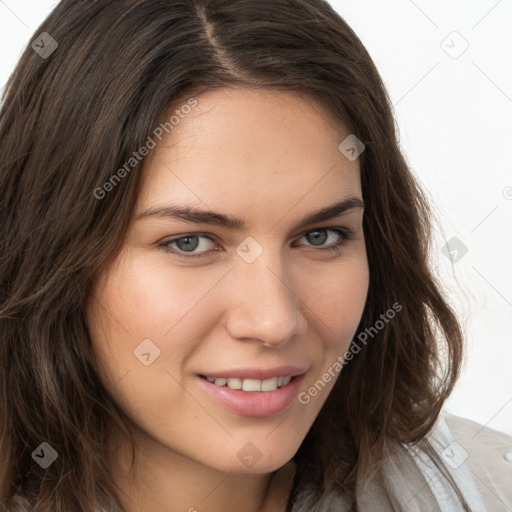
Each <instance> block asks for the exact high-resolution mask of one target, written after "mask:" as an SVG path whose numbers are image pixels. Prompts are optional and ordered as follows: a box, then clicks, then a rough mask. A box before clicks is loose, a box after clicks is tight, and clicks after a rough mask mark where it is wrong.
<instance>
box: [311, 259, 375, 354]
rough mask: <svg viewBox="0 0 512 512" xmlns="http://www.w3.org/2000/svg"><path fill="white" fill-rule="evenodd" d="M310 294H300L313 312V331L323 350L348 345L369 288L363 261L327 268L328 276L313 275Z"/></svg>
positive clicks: (366, 268) (366, 270)
mask: <svg viewBox="0 0 512 512" xmlns="http://www.w3.org/2000/svg"><path fill="white" fill-rule="evenodd" d="M308 282H309V284H310V288H309V289H310V292H309V293H306V292H304V297H305V302H306V304H307V305H308V306H309V308H311V310H312V311H313V312H314V313H315V314H314V315H312V317H311V318H312V319H316V320H313V321H316V323H317V326H318V327H317V330H319V331H321V332H322V333H323V339H324V344H325V345H326V346H327V347H333V348H338V349H339V348H340V347H344V346H345V345H348V343H349V342H350V340H351V339H352V337H353V335H354V334H355V330H356V329H357V326H358V325H359V322H360V319H361V315H362V313H363V309H364V306H365V302H366V297H367V293H368V286H369V271H368V266H367V263H366V260H365V259H362V258H361V259H359V260H353V261H346V262H344V265H343V266H342V265H340V266H339V267H337V266H336V267H331V268H330V269H329V270H328V274H326V273H324V274H322V275H318V276H316V279H315V282H316V284H313V283H312V282H311V281H308Z"/></svg>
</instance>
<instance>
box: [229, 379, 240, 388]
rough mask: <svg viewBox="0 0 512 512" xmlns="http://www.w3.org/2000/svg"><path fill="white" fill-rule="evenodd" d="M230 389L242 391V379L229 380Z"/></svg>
mask: <svg viewBox="0 0 512 512" xmlns="http://www.w3.org/2000/svg"><path fill="white" fill-rule="evenodd" d="M228 388H231V389H242V379H228Z"/></svg>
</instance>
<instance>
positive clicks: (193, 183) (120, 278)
mask: <svg viewBox="0 0 512 512" xmlns="http://www.w3.org/2000/svg"><path fill="white" fill-rule="evenodd" d="M197 100H198V105H197V106H196V107H194V108H193V109H192V111H191V112H190V113H189V114H187V115H186V116H185V117H184V119H182V120H181V121H180V123H179V124H178V125H176V126H175V127H174V129H173V130H172V131H171V132H170V133H169V134H168V135H166V137H165V138H164V139H163V141H162V142H161V143H159V144H158V145H157V147H156V148H155V149H153V150H152V153H151V154H150V156H149V157H147V158H148V160H147V161H146V164H147V169H146V175H145V181H144V185H143V187H142V190H141V191H140V196H139V201H138V204H137V207H136V209H135V212H134V219H133V221H132V223H131V227H130V229H129V233H128V236H127V238H126V241H125V244H124V246H123V248H122V250H121V252H120V253H119V255H118V257H117V258H116V259H115V261H113V262H112V264H111V265H110V266H109V267H108V268H107V269H106V270H105V271H104V272H103V273H102V274H101V275H100V276H98V279H97V282H96V283H95V286H94V290H93V294H92V297H91V300H90V303H89V307H88V311H87V318H88V324H89V328H90V333H91V338H92V340H93V346H94V350H95V353H96V355H97V358H98V367H99V373H100V376H101V378H102V380H103V382H104V384H105V386H106V387H107V389H108V390H109V391H110V393H111V394H112V396H113V398H114V400H115V401H116V402H117V403H118V404H119V406H120V407H121V408H122V410H123V411H124V412H125V413H126V415H127V416H128V418H129V420H130V425H131V428H132V430H133V432H134V435H135V438H136V441H137V448H136V450H137V459H136V465H135V470H134V471H133V472H132V473H128V461H129V458H128V450H127V449H126V446H125V444H124V441H122V440H121V439H122V438H121V437H120V436H112V439H113V440H112V447H114V446H115V448H112V449H111V451H110V452H109V458H110V467H111V468H112V474H113V475H114V477H115V478H116V479H117V481H118V484H119V486H120V487H121V488H122V489H123V490H124V491H126V494H122V495H121V496H120V501H121V503H122V504H123V506H124V507H125V508H126V510H127V511H128V512H135V511H140V510H152V511H155V512H174V511H176V512H178V511H182V512H184V511H190V512H192V511H193V510H197V511H198V512H214V511H218V510H223V511H225V512H231V511H238V512H240V511H242V512H249V511H250V512H255V511H270V510H272V511H279V510H283V511H284V510H285V502H286V498H287V496H288V493H289V490H290V487H289V484H290V482H291V480H290V479H291V477H292V476H293V462H289V461H290V460H291V459H292V457H293V455H294V454H295V453H296V451H297V449H298V448H299V446H300V444H301V442H302V440H303V439H304V437H305V436H306V434H307V432H308V430H309V429H310V427H311V425H312V423H313V421H314V420H315V418H316V417H317V415H318V413H319V411H320V409H321V407H322V405H323V403H324V402H325V400H326V399H327V396H328V394H329V392H330V390H331V389H332V386H333V385H334V379H332V380H331V381H330V382H329V383H327V384H326V386H325V388H324V389H323V390H322V391H321V392H319V393H318V394H317V395H316V396H315V397H313V398H311V401H310V403H309V404H307V405H303V404H301V403H299V402H298V401H297V400H295V401H294V402H293V404H292V405H291V406H290V407H289V408H288V409H287V410H286V411H283V412H281V413H278V414H276V415H273V416H270V417H263V418H255V417H248V416H242V415H240V414H236V413H234V412H231V411H230V410H228V409H226V408H225V407H224V406H223V405H221V404H219V403H218V402H217V401H216V400H214V399H213V398H212V397H211V396H210V395H209V394H208V393H206V392H205V391H204V390H203V389H202V387H201V386H200V385H199V383H198V377H197V374H198V373H201V372H202V371H203V372H207V371H211V370H220V369H232V368H237V367H241V368H247V367H261V368H273V367H276V366H280V365H284V364H295V365H299V366H303V367H304V368H306V369H307V372H306V375H305V377H304V380H303V381H302V383H301V386H300V391H301V392H302V391H307V389H308V388H310V387H311V386H312V385H313V384H314V383H315V381H317V379H318V378H320V377H321V376H322V375H323V374H324V373H326V372H327V371H328V369H329V368H330V367H332V365H333V363H334V362H335V361H336V360H337V358H338V356H339V355H341V354H343V353H344V352H345V351H346V350H347V348H348V346H349V344H350V341H351V339H352V338H353V336H354V335H355V331H356V329H357V326H358V323H359V320H360V318H361V315H362V312H363V308H364V304H365V300H366V295H367V291H368V280H369V272H368V263H367V256H366V249H365V240H364V233H363V229H362V217H363V209H362V208H353V209H351V210H348V211H346V212H345V213H344V214H342V215H339V216H338V217H336V218H333V219H330V220H327V221H322V222H319V223H316V224H313V225H307V226H299V221H300V220H301V219H302V217H303V216H305V215H307V214H309V213H312V212H314V211H317V210H319V209H321V208H323V207H325V206H328V205H331V204H333V203H336V202H338V201H341V200H344V199H346V198H347V197H349V196H352V197H359V198H362V192H361V182H360V171H359V163H358V160H355V161H349V160H348V159H347V158H345V157H344V155H343V154H342V153H341V152H340V151H339V149H338V145H339V144H340V142H341V141H342V140H343V139H344V138H345V137H346V136H347V135H349V133H350V132H348V131H347V130H345V129H343V127H341V131H340V127H336V126H335V125H334V123H333V122H332V121H328V119H329V115H328V113H327V112H326V111H324V110H323V109H322V107H321V106H319V105H317V104H316V103H315V102H313V101H312V100H311V99H310V98H308V97H306V96H303V95H301V94H299V93H296V92H276V91H268V90H267V91H256V90H250V89H242V88H234V89H223V90H217V91H210V92H208V93H205V94H202V95H200V96H197ZM105 200H108V198H106V199H105ZM168 204H173V205H176V204H180V205H184V204H186V205H188V206H192V207H197V208H201V209H204V210H213V211H214V212H220V213H223V214H229V215H233V216H236V217H238V218H241V219H244V220H245V221H246V224H247V226H246V228H245V229H244V230H242V231H239V232H238V231H234V230H229V229H226V228H224V227H219V226H211V225H205V224H193V223H190V222H185V221H183V220H172V219H169V218H163V217H147V218H144V219H139V220H135V218H136V216H137V215H138V214H139V213H141V212H143V211H145V210H147V209H149V208H155V207H159V206H164V205H168ZM326 227H342V228H345V229H348V230H350V231H351V232H352V237H351V239H350V240H348V241H346V242H345V243H344V245H342V247H341V250H340V252H339V253H335V252H327V251H325V250H323V248H325V247H328V246H330V245H334V244H335V243H336V242H337V241H339V240H340V237H339V235H337V234H336V233H334V232H330V231H328V230H327V231H321V232H320V233H319V234H317V236H319V241H316V239H315V238H314V237H312V236H311V233H312V232H315V231H316V230H318V229H320V228H326ZM194 233H195V234H200V233H207V234H208V235H209V236H211V238H212V239H211V240H205V239H198V240H197V239H193V240H191V241H190V240H189V243H191V246H190V247H191V248H190V249H188V250H189V251H190V250H191V251H192V253H193V254H200V253H202V254H203V256H202V257H198V258H192V259H190V260H185V259H180V258H179V257H177V256H175V255H173V254H172V253H171V252H168V251H167V252H166V250H165V249H166V248H165V247H162V246H160V245H159V244H161V243H162V242H163V241H169V240H170V239H171V238H176V237H178V236H179V235H181V236H184V235H191V234H194ZM305 235H308V236H305ZM248 236H251V237H252V238H254V239H255V240H256V241H257V243H258V244H259V245H260V246H261V247H262V249H263V252H262V254H261V255H260V256H259V257H257V258H256V259H255V261H253V262H252V263H247V262H246V261H245V260H244V259H243V258H241V257H240V256H239V255H238V254H237V252H236V248H237V247H238V246H239V245H240V244H241V243H242V241H244V240H245V239H246V237H248ZM198 241H199V244H198V245H197V247H195V248H194V244H197V242H198ZM315 244H319V245H315ZM167 249H168V250H169V249H170V250H172V249H174V250H175V251H177V252H181V253H183V254H187V252H186V250H187V246H186V245H185V246H184V245H183V244H181V245H177V244H174V245H172V246H170V247H168V248H167ZM180 249H181V251H180ZM147 338H149V339H151V340H152V342H153V343H154V344H155V345H156V346H157V347H158V348H159V350H160V356H159V357H158V358H156V359H155V360H154V362H152V363H151V364H150V365H149V366H145V365H144V364H142V363H141V362H140V361H139V359H137V357H135V356H134V350H135V349H136V348H137V346H138V345H139V344H140V343H141V341H142V340H144V339H147ZM331 371H332V370H331ZM248 442H250V443H252V444H253V445H254V446H255V447H256V448H257V450H258V451H259V453H260V454H261V458H260V459H259V460H258V461H257V463H256V464H254V465H253V466H252V467H250V468H249V467H247V466H246V465H245V464H244V463H242V461H241V460H240V459H239V458H238V457H237V453H238V452H239V450H240V449H241V448H242V447H243V446H244V445H246V443H248ZM115 443H117V444H115ZM280 468H281V469H280ZM278 470H279V471H278ZM276 471H277V473H273V472H276ZM272 475H275V479H272V478H271V476H272ZM276 479H278V480H277V481H278V484H277V485H276ZM279 479H280V480H279Z"/></svg>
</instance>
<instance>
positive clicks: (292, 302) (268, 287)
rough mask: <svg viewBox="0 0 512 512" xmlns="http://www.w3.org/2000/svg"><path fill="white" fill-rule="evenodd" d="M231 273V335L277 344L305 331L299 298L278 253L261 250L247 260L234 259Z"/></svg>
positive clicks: (271, 345) (305, 326)
mask: <svg viewBox="0 0 512 512" xmlns="http://www.w3.org/2000/svg"><path fill="white" fill-rule="evenodd" d="M230 274H231V276H230V280H229V283H227V286H228V287H230V297H231V301H229V306H228V316H227V323H226V329H227V331H228V333H229V334H230V335H231V337H232V338H234V339H239V340H256V341H258V342H260V343H262V344H263V345H265V346H268V347H277V346H281V345H283V344H285V343H287V342H288V341H289V340H291V339H293V337H294V336H298V335H300V334H303V333H304V332H305V331H306V328H307V321H306V319H305V317H304V315H303V314H302V311H301V307H300V306H301V304H302V301H301V299H300V297H298V296H297V294H296V293H295V292H294V291H293V287H292V286H291V284H292V283H290V279H289V277H287V273H286V272H284V269H283V264H282V262H281V259H280V258H279V257H271V255H270V254H269V253H268V252H265V251H264V252H263V254H262V255H260V256H259V257H258V258H257V259H256V260H255V261H254V262H252V263H250V264H248V263H246V262H244V261H237V262H236V264H235V267H234V268H233V270H232V272H231V273H230Z"/></svg>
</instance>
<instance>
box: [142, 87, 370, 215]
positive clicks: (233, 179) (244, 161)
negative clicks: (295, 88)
mask: <svg viewBox="0 0 512 512" xmlns="http://www.w3.org/2000/svg"><path fill="white" fill-rule="evenodd" d="M196 101H197V104H196V105H195V106H194V107H193V108H191V109H188V108H187V109H184V110H183V111H182V112H181V115H180V116H179V117H176V118H175V119H176V120H177V121H178V122H176V123H175V124H174V125H173V127H172V129H171V130H170V131H169V133H167V134H166V133H165V132H164V135H163V137H162V140H161V141H158V140H156V142H157V145H156V147H155V148H154V149H153V152H152V154H151V159H150V161H149V165H148V166H147V168H146V174H145V181H144V186H143V189H142V191H141V195H140V200H139V209H144V208H147V207H152V206H154V205H155V204H163V203H169V202H174V203H176V202H182V203H183V202H185V203H187V204H195V205H197V206H199V205H201V204H202V206H203V207H204V206H207V207H208V208H211V209H213V210H215V211H220V210H226V209H228V208H229V209H232V208H233V209H240V211H249V212H251V211H254V212H256V210H258V209H259V210H266V211H267V214H268V215H269V216H270V215H271V214H272V215H273V216H275V215H279V214H280V213H282V212H280V209H279V206H282V207H283V208H284V209H286V208H288V209H289V208H290V207H291V206H292V205H293V204H294V203H297V202H301V203H302V204H304V205H310V206H312V207H316V206H318V205H320V206H322V205H324V204H326V203H327V202H333V201H337V200H339V199H340V198H343V197H346V196H350V195H352V196H356V195H359V196H360V195H361V188H360V187H361V185H360V177H359V164H358V161H357V160H355V161H350V160H348V159H347V158H346V157H345V156H344V155H343V154H342V153H341V152H340V150H339V149H338V146H339V144H340V143H341V142H342V140H343V139H344V138H345V137H346V136H348V135H349V132H348V131H347V130H346V129H345V128H344V127H343V125H341V123H340V124H339V126H337V125H335V124H334V123H333V122H332V117H331V115H330V113H329V112H327V111H326V110H325V109H324V108H323V107H322V106H321V105H319V104H318V103H316V102H315V101H314V100H313V99H311V98H309V97H308V96H306V95H304V94H299V93H295V92H281V91H269V90H254V89H242V88H240V89H222V90H216V91H210V92H207V93H204V94H201V95H199V96H198V97H196ZM186 102H187V100H184V102H183V104H186ZM176 110H178V112H180V107H179V105H178V106H176V105H174V106H173V111H172V112H171V113H170V115H172V113H173V112H176ZM185 112H187V113H185ZM170 115H169V116H168V117H170Z"/></svg>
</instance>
